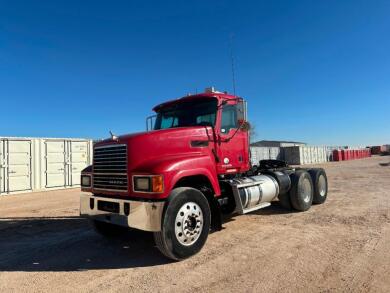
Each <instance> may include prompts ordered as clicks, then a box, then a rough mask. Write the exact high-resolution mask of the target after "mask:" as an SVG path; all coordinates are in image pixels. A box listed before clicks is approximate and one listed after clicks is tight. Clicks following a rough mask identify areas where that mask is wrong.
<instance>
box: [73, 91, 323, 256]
mask: <svg viewBox="0 0 390 293" xmlns="http://www.w3.org/2000/svg"><path fill="white" fill-rule="evenodd" d="M246 109H247V107H246V102H245V101H244V100H243V99H242V98H240V97H238V96H234V95H230V94H227V93H226V92H225V93H222V92H217V91H215V90H213V89H212V88H211V89H206V91H205V92H204V93H201V94H196V95H188V96H185V97H183V98H180V99H176V100H172V101H168V102H165V103H162V104H160V105H158V106H156V107H154V109H153V110H154V111H155V112H156V115H155V116H151V117H148V118H147V121H146V122H147V131H146V132H142V133H135V134H130V135H123V136H119V137H117V136H115V135H111V138H109V139H106V140H104V141H101V142H98V143H96V144H95V146H94V152H93V165H92V166H89V167H88V168H86V169H84V170H83V172H82V174H81V185H82V194H81V199H80V215H81V216H84V217H88V218H90V219H91V220H92V223H93V224H94V227H95V228H96V230H97V231H98V232H99V233H101V234H103V235H112V234H115V233H120V231H121V229H120V228H119V227H120V226H122V227H130V228H136V229H140V230H144V231H150V232H153V233H154V239H155V242H156V245H157V247H158V248H159V250H160V251H161V252H162V253H163V254H164V255H165V256H167V257H168V258H170V259H173V260H181V259H185V258H187V257H190V256H192V255H194V254H196V253H197V252H199V251H200V250H201V248H202V247H203V245H204V244H205V242H206V240H207V237H208V234H209V232H210V229H213V230H220V229H221V227H222V216H223V215H225V214H227V215H229V214H245V213H249V212H251V211H254V210H257V209H260V208H263V207H266V206H269V205H270V203H271V201H273V200H275V199H279V201H280V204H281V205H282V206H283V207H285V208H288V209H294V210H297V211H306V210H308V209H309V208H310V207H311V205H312V203H316V204H320V203H323V202H324V201H325V200H326V197H327V191H328V186H327V185H328V184H327V177H326V174H325V171H324V170H323V169H301V168H299V169H298V168H291V167H289V166H288V165H287V164H286V163H284V162H282V161H277V160H264V161H260V162H259V165H257V166H252V165H251V163H250V157H249V156H250V152H249V131H250V126H249V123H248V122H247V111H246Z"/></svg>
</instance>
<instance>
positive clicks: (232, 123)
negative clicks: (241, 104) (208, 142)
mask: <svg viewBox="0 0 390 293" xmlns="http://www.w3.org/2000/svg"><path fill="white" fill-rule="evenodd" d="M237 127H238V121H237V108H236V105H227V106H224V107H223V108H222V120H221V132H222V133H228V132H229V130H230V129H234V128H237Z"/></svg>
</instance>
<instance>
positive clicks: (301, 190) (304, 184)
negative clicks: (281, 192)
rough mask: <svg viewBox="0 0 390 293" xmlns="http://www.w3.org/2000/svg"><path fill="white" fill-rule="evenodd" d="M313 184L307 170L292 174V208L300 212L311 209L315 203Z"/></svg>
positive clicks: (290, 193)
mask: <svg viewBox="0 0 390 293" xmlns="http://www.w3.org/2000/svg"><path fill="white" fill-rule="evenodd" d="M313 189H314V188H313V182H312V180H311V177H310V174H309V173H308V172H307V171H305V170H297V171H296V172H295V173H293V174H291V189H290V192H289V195H290V199H291V205H292V207H293V208H294V209H295V210H297V211H300V212H304V211H307V210H308V209H310V207H311V204H312V202H313Z"/></svg>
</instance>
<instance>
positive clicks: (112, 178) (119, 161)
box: [93, 144, 128, 191]
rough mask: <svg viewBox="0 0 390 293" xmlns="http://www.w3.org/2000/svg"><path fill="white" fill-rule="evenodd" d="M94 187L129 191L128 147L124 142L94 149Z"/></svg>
mask: <svg viewBox="0 0 390 293" xmlns="http://www.w3.org/2000/svg"><path fill="white" fill-rule="evenodd" d="M93 173H94V174H93V187H94V189H105V190H118V191H127V189H128V180H127V147H126V145H124V144H120V145H107V146H101V147H96V148H95V149H94V151H93Z"/></svg>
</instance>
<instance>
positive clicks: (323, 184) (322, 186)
mask: <svg viewBox="0 0 390 293" xmlns="http://www.w3.org/2000/svg"><path fill="white" fill-rule="evenodd" d="M318 191H319V193H320V196H322V197H324V196H325V194H326V180H325V177H324V175H320V177H319V178H318Z"/></svg>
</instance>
